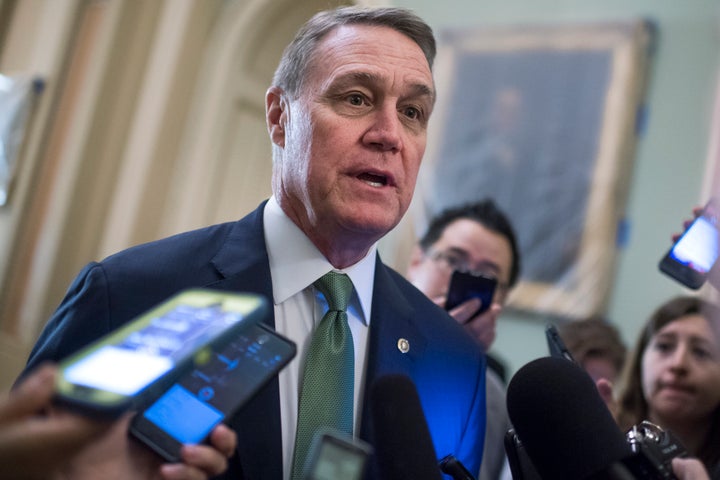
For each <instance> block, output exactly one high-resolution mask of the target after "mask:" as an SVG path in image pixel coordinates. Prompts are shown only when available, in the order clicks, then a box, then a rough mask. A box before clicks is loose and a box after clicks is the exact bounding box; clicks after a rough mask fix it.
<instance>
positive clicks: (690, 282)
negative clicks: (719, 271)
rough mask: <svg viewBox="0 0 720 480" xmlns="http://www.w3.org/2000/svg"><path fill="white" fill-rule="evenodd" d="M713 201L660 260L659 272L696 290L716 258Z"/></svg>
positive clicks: (715, 222) (714, 206)
mask: <svg viewBox="0 0 720 480" xmlns="http://www.w3.org/2000/svg"><path fill="white" fill-rule="evenodd" d="M717 213H718V212H717V210H716V204H715V202H714V200H711V201H710V202H708V204H707V205H706V206H705V208H704V209H703V211H702V213H701V214H700V215H699V216H698V217H697V218H696V219H695V220H693V222H692V223H691V224H690V226H689V227H688V228H687V230H685V232H684V233H683V234H682V236H680V238H679V239H678V240H677V242H675V244H674V245H673V246H672V247H671V248H670V251H668V253H667V254H666V255H665V256H664V257H663V258H662V260H661V261H660V270H661V271H662V272H664V273H666V274H667V275H669V276H671V277H673V278H674V279H676V280H677V281H679V282H680V283H682V284H684V285H685V286H687V287H689V288H693V289H697V288H700V287H701V286H702V284H703V283H705V279H706V277H707V274H708V272H709V271H710V269H711V268H712V267H713V265H715V262H716V261H717V259H718V223H717V219H718V216H717Z"/></svg>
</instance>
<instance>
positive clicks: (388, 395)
mask: <svg viewBox="0 0 720 480" xmlns="http://www.w3.org/2000/svg"><path fill="white" fill-rule="evenodd" d="M370 417H371V422H372V427H373V432H374V448H375V461H376V465H377V467H378V472H379V475H380V478H381V479H382V480H398V479H401V478H411V479H413V480H441V475H440V468H439V467H438V465H437V456H436V454H435V447H434V446H433V442H432V438H431V436H430V429H429V428H428V425H427V421H426V420H425V414H424V413H423V410H422V406H421V405H420V397H419V396H418V394H417V390H416V389H415V385H414V384H413V382H412V380H410V378H408V377H407V376H405V375H400V374H391V375H385V376H382V377H380V378H378V379H377V380H375V382H374V383H373V384H372V387H371V390H370Z"/></svg>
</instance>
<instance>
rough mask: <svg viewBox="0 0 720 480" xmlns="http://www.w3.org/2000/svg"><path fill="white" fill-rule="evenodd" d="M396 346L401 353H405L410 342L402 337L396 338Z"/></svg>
mask: <svg viewBox="0 0 720 480" xmlns="http://www.w3.org/2000/svg"><path fill="white" fill-rule="evenodd" d="M397 347H398V350H400V351H401V352H402V353H407V352H409V351H410V342H408V341H407V340H405V339H404V338H400V339H398V343H397Z"/></svg>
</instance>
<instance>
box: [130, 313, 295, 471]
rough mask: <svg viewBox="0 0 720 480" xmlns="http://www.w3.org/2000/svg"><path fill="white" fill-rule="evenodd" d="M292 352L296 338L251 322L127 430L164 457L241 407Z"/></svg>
mask: <svg viewBox="0 0 720 480" xmlns="http://www.w3.org/2000/svg"><path fill="white" fill-rule="evenodd" d="M295 354H296V346H295V343H294V342H292V341H291V340H289V339H287V338H285V337H284V336H282V335H280V334H278V333H277V332H275V331H274V330H272V329H271V328H270V327H268V326H266V325H264V324H256V325H253V326H251V328H248V329H245V330H243V331H242V332H240V333H239V334H237V335H236V336H235V338H233V339H232V340H231V341H230V342H229V343H228V344H227V345H225V346H224V347H223V348H221V349H216V350H215V351H214V352H213V353H212V359H211V360H210V362H208V363H207V364H206V365H203V366H201V367H198V368H197V369H195V370H193V371H191V372H189V373H187V374H186V375H185V376H183V378H181V379H180V380H179V381H178V382H177V383H176V384H175V385H173V386H172V387H171V388H170V389H169V390H168V391H167V392H166V393H165V394H163V395H162V396H161V397H160V398H158V399H155V401H154V403H153V404H152V405H150V406H148V407H147V408H146V409H145V410H144V411H142V412H141V413H139V414H137V415H136V416H135V418H134V419H133V421H132V423H131V426H130V432H131V434H132V435H133V436H135V437H136V438H138V439H140V440H141V441H142V442H143V443H145V444H146V445H148V446H149V447H150V448H152V449H153V450H154V451H155V452H156V453H158V454H159V455H160V456H162V457H163V458H164V459H166V460H167V461H169V462H177V461H179V460H180V447H181V446H182V444H183V443H201V442H203V441H205V440H206V438H207V435H208V434H209V433H210V431H211V430H212V428H214V427H215V425H217V424H218V423H220V422H221V421H223V420H224V419H226V418H228V417H230V416H232V415H233V414H234V413H235V412H236V411H237V410H239V409H240V408H242V406H243V405H245V403H246V402H247V401H249V400H250V399H251V398H252V397H253V396H254V395H255V394H256V393H257V392H258V391H259V390H260V389H261V388H263V387H264V386H265V385H266V384H267V383H268V382H269V381H270V380H271V379H272V378H273V377H275V376H276V375H277V374H278V373H279V372H280V370H282V369H283V368H284V367H285V366H286V365H287V364H288V363H289V362H290V361H291V360H292V359H293V358H294V357H295Z"/></svg>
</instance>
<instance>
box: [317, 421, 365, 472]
mask: <svg viewBox="0 0 720 480" xmlns="http://www.w3.org/2000/svg"><path fill="white" fill-rule="evenodd" d="M371 453H372V447H370V445H369V444H367V443H365V442H363V441H362V440H360V439H357V438H352V437H349V436H347V435H344V434H342V433H340V432H336V431H335V430H330V429H324V430H320V431H319V432H318V433H317V434H316V435H315V437H314V438H313V444H312V445H311V447H310V453H309V454H308V459H307V464H306V467H305V477H304V480H337V479H339V478H342V479H343V480H361V479H362V478H363V476H364V474H365V467H366V465H367V460H368V458H369V457H370V454H371Z"/></svg>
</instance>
